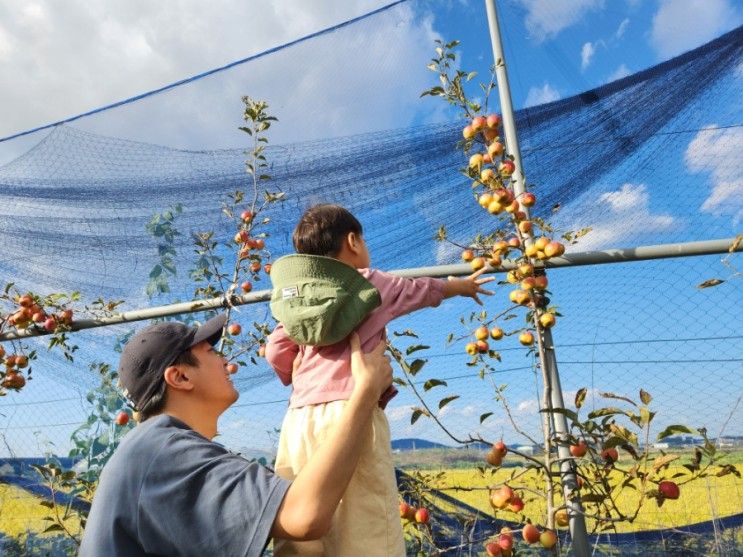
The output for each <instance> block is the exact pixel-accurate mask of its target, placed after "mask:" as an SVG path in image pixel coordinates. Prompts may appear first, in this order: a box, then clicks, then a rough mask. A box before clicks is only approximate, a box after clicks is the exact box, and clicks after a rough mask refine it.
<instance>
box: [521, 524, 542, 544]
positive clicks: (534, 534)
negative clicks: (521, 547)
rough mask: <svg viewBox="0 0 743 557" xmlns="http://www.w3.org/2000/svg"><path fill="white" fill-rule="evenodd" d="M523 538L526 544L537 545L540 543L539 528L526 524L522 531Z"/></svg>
mask: <svg viewBox="0 0 743 557" xmlns="http://www.w3.org/2000/svg"><path fill="white" fill-rule="evenodd" d="M521 536H522V537H523V538H524V541H525V542H526V543H529V544H531V543H537V542H538V541H539V528H537V527H536V526H534V525H533V524H531V523H527V524H524V527H523V529H522V530H521Z"/></svg>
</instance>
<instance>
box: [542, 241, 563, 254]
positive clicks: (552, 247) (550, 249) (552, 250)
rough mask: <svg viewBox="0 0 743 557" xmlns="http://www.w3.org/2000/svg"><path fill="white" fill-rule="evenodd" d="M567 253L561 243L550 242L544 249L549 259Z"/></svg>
mask: <svg viewBox="0 0 743 557" xmlns="http://www.w3.org/2000/svg"><path fill="white" fill-rule="evenodd" d="M563 253H565V246H563V245H562V244H561V243H560V242H550V243H549V244H547V245H546V246H545V247H544V254H545V255H546V256H547V257H557V256H560V255H562V254H563Z"/></svg>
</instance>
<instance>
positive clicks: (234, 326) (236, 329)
mask: <svg viewBox="0 0 743 557" xmlns="http://www.w3.org/2000/svg"><path fill="white" fill-rule="evenodd" d="M240 331H242V327H240V324H239V323H230V324H229V325H228V326H227V332H228V333H229V334H231V335H232V336H235V335H239V334H240Z"/></svg>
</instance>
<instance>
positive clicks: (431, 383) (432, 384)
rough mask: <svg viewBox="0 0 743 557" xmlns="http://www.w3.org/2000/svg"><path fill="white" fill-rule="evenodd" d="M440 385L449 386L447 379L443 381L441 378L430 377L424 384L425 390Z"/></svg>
mask: <svg viewBox="0 0 743 557" xmlns="http://www.w3.org/2000/svg"><path fill="white" fill-rule="evenodd" d="M440 385H443V386H444V387H446V386H447V384H446V381H441V380H440V379H429V380H428V381H426V382H425V383H424V384H423V390H424V391H430V390H431V389H433V388H434V387H438V386H440Z"/></svg>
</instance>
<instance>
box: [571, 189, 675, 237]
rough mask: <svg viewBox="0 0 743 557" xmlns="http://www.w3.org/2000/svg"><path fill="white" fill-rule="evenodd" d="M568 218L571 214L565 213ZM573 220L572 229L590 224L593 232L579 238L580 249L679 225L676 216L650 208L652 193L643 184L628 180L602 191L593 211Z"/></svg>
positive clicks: (653, 232) (661, 230) (662, 230)
mask: <svg viewBox="0 0 743 557" xmlns="http://www.w3.org/2000/svg"><path fill="white" fill-rule="evenodd" d="M581 206H582V207H585V205H581ZM565 218H568V219H570V216H569V215H567V214H566V215H565ZM573 220H574V222H572V223H571V227H570V228H571V229H572V230H577V229H579V228H582V227H584V226H590V227H591V232H590V233H589V234H587V235H586V236H584V237H583V238H581V240H580V249H581V250H587V249H599V248H605V247H617V244H618V243H619V242H621V241H623V240H626V239H627V238H628V237H630V236H632V235H633V234H635V233H636V232H640V231H641V233H642V234H651V235H652V234H656V233H659V232H664V231H667V230H671V229H673V228H675V227H677V226H678V222H677V220H676V219H675V218H674V217H673V216H671V215H668V214H654V213H652V212H651V210H650V195H649V194H648V191H647V187H646V186H645V185H644V184H629V183H626V184H624V185H622V187H621V188H619V189H618V190H615V191H609V192H605V193H603V194H601V195H600V196H599V198H598V202H597V203H596V204H595V205H594V206H593V212H591V213H590V214H588V213H585V212H584V213H583V214H582V215H581V216H580V217H576V218H574V219H573Z"/></svg>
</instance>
